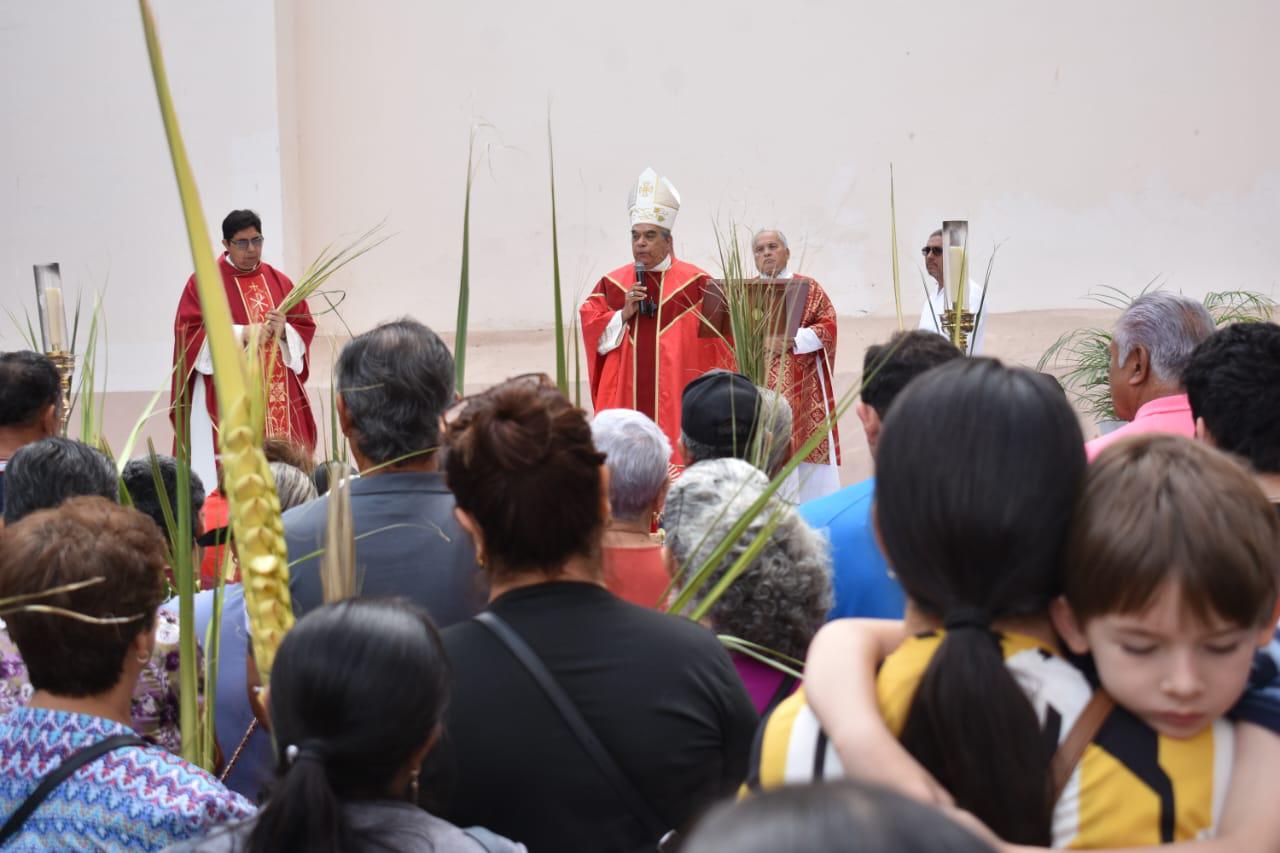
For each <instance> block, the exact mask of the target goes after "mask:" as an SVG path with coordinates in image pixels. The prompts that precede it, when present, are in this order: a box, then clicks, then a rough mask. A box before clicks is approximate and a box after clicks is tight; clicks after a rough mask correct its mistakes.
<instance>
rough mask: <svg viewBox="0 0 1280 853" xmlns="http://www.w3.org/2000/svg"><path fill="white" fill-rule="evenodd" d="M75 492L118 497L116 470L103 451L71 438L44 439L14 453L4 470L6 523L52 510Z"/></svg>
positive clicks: (111, 498)
mask: <svg viewBox="0 0 1280 853" xmlns="http://www.w3.org/2000/svg"><path fill="white" fill-rule="evenodd" d="M75 495H98V496H100V497H104V498H108V499H109V500H113V501H114V500H117V499H118V498H119V485H118V481H117V479H116V469H115V468H114V467H113V466H112V464H111V460H110V459H108V458H107V456H106V454H105V453H103V452H102V451H100V450H95V449H94V448H92V447H90V446H89V445H87V444H83V443H81V442H79V441H73V440H71V439H69V438H57V437H54V438H42V439H40V440H39V441H34V442H32V443H31V444H28V445H25V446H23V447H21V448H19V449H18V452H16V453H14V454H13V458H11V459H10V460H9V464H8V466H7V467H6V468H5V472H4V523H5V524H13V523H14V522H15V521H17V520H18V519H20V518H22V517H23V516H24V515H27V514H28V513H31V512H35V511H36V510H38V509H51V508H52V507H55V506H57V505H58V504H60V503H62V502H63V501H64V500H66V499H67V498H69V497H73V496H75Z"/></svg>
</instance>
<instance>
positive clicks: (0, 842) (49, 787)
mask: <svg viewBox="0 0 1280 853" xmlns="http://www.w3.org/2000/svg"><path fill="white" fill-rule="evenodd" d="M146 745H147V742H146V741H145V740H143V739H142V738H140V737H138V736H137V735H112V736H111V737H109V738H106V739H105V740H100V741H98V742H97V743H91V744H89V745H88V746H86V747H83V748H81V749H77V750H76V751H75V752H73V753H71V754H70V755H68V756H67V757H66V758H64V759H63V760H62V763H61V764H59V765H58V766H57V767H55V768H53V769H52V770H50V771H49V772H48V773H46V774H45V775H44V778H43V779H41V780H40V784H39V785H37V786H36V789H35V790H34V791H32V792H31V794H30V795H29V796H28V797H27V798H26V799H25V800H23V801H22V804H21V805H20V806H18V809H17V811H15V812H14V813H13V814H12V815H10V816H9V819H8V820H6V821H5V822H4V826H3V827H2V828H0V847H3V846H4V844H5V842H7V841H8V840H9V839H10V838H11V837H12V836H13V835H15V834H16V833H17V831H18V830H19V829H22V825H23V824H24V823H26V822H27V818H29V817H31V814H32V812H34V811H35V810H36V809H38V808H39V807H40V804H41V803H43V802H44V801H45V800H46V799H47V798H48V797H49V795H50V794H52V793H53V790H54V788H57V787H58V786H59V785H61V784H62V783H63V782H65V781H66V779H67V777H68V776H70V775H71V774H72V773H75V772H76V771H77V770H79V769H80V768H81V767H83V766H85V765H86V764H88V763H89V762H91V761H93V760H94V759H97V758H100V757H101V756H103V755H106V754H107V753H108V752H111V751H112V750H116V749H120V748H121V747H126V746H146Z"/></svg>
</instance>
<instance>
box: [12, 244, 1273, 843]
mask: <svg viewBox="0 0 1280 853" xmlns="http://www.w3.org/2000/svg"><path fill="white" fill-rule="evenodd" d="M641 224H643V223H641ZM659 236H660V235H659ZM779 237H780V235H779ZM641 239H642V240H643V239H647V238H645V237H644V235H641ZM763 242H764V244H765V252H766V253H768V252H772V253H773V254H772V255H770V257H769V260H770V263H772V264H775V265H776V263H777V261H778V256H779V253H780V249H779V247H778V246H777V245H773V244H771V243H770V239H769V238H766V239H765V240H764V241H763ZM775 242H776V241H775ZM256 248H257V247H255V246H253V245H252V244H249V245H248V249H247V251H252V250H254V249H256ZM632 301H634V302H638V301H639V300H632ZM638 310H639V309H637V311H638ZM268 321H269V322H278V321H272V320H268ZM606 331H607V330H606ZM601 334H603V332H601ZM1113 341H1114V342H1113V344H1112V348H1113V351H1112V370H1111V377H1110V379H1111V384H1112V389H1113V399H1114V401H1115V406H1116V410H1117V413H1118V414H1120V415H1121V417H1122V418H1124V419H1125V420H1127V421H1128V424H1127V425H1126V426H1124V427H1122V428H1121V429H1120V430H1117V431H1116V432H1115V433H1112V434H1111V435H1109V436H1106V437H1104V438H1102V439H1099V440H1094V441H1092V442H1089V443H1086V441H1085V438H1084V434H1083V432H1082V430H1081V427H1080V423H1079V418H1078V417H1077V414H1076V413H1075V411H1074V410H1073V409H1072V407H1071V405H1070V404H1069V402H1068V400H1067V398H1066V396H1065V395H1064V394H1063V392H1062V389H1061V388H1060V386H1059V385H1058V384H1057V383H1056V382H1055V381H1054V380H1053V379H1052V377H1048V376H1046V375H1044V374H1038V373H1036V372H1034V371H1031V370H1029V369H1026V368H1022V367H1014V366H1007V365H1005V364H1002V363H1001V362H999V361H997V360H995V359H990V358H981V357H975V358H967V357H964V356H963V355H962V353H961V352H960V351H959V350H957V349H956V348H955V347H954V346H953V345H952V344H951V343H950V342H949V341H947V340H946V339H945V338H943V337H941V336H939V335H937V334H935V333H934V332H931V331H922V330H915V331H908V332H900V333H898V334H895V335H894V336H893V337H892V338H891V339H889V340H888V341H885V342H883V343H878V344H876V345H874V346H871V347H869V348H868V349H867V351H866V354H865V359H864V365H863V366H864V370H863V382H862V386H861V394H860V399H859V401H858V403H857V405H856V413H857V416H858V421H859V422H860V423H861V425H862V427H863V431H864V433H865V438H866V441H867V443H868V445H869V446H870V448H871V450H872V453H873V455H874V460H875V476H874V477H873V478H871V479H869V480H867V481H866V482H863V483H858V484H855V485H852V486H849V487H847V488H845V489H842V490H839V491H836V492H835V493H833V494H829V495H826V496H824V497H820V498H817V499H815V500H812V501H807V502H802V503H799V504H797V503H796V499H797V498H798V497H799V495H798V494H796V493H795V492H787V491H786V490H785V489H782V488H779V484H781V483H782V481H783V479H784V475H785V473H786V471H785V466H786V463H787V462H788V460H790V459H791V454H792V452H794V450H795V449H796V444H795V441H794V431H795V428H796V427H795V424H794V421H793V420H792V418H791V417H790V415H791V414H793V413H792V411H791V409H790V407H789V405H788V404H787V401H786V399H785V397H777V396H771V394H770V393H769V391H768V389H762V388H759V387H757V386H756V385H754V384H753V383H752V382H751V381H750V380H749V379H747V378H746V377H744V376H742V375H741V374H738V373H735V372H733V371H731V370H725V369H711V370H708V371H706V372H704V373H703V374H702V375H700V376H698V377H697V378H696V379H694V380H693V381H691V382H689V383H688V384H687V386H686V387H685V388H684V390H683V393H682V394H681V395H680V399H679V400H678V401H675V403H672V404H671V405H674V406H675V407H676V408H677V409H678V410H679V412H680V418H679V424H680V427H679V429H678V430H676V431H675V432H674V434H673V433H672V432H670V431H669V430H667V429H664V428H663V426H662V425H661V424H659V423H658V422H657V420H656V419H655V417H654V416H653V415H654V414H658V412H654V413H652V414H646V413H645V412H643V411H637V410H636V409H635V408H632V407H626V408H613V409H603V410H601V411H598V412H597V413H596V414H595V415H594V416H591V415H588V413H586V412H585V411H583V410H582V409H579V408H577V407H575V406H574V405H573V404H572V403H571V402H570V401H569V400H568V399H567V398H566V397H565V395H564V394H562V393H561V392H560V391H559V390H558V389H557V388H556V386H555V384H554V383H553V382H551V381H550V380H548V379H547V377H545V376H542V375H540V374H529V375H523V376H517V377H515V378H513V379H510V380H508V381H506V382H502V383H499V384H498V385H495V386H493V387H491V388H489V389H487V390H485V391H483V392H481V393H478V394H474V395H471V396H467V397H460V396H459V395H458V394H457V393H456V389H455V387H454V363H453V356H452V354H451V353H450V351H449V349H448V347H447V346H446V345H445V344H444V342H443V341H442V340H441V339H440V338H439V336H437V335H436V334H435V333H434V332H432V331H431V330H430V329H428V328H427V327H425V326H423V325H422V324H420V323H418V322H416V321H413V320H411V319H402V320H397V321H394V322H389V323H385V324H383V325H380V326H377V327H376V328H374V329H371V330H369V331H367V332H365V333H363V334H360V335H358V336H356V337H355V338H354V339H353V340H351V341H350V342H349V343H348V344H347V345H346V346H345V348H344V349H343V351H342V353H341V356H340V358H339V359H338V362H337V366H336V369H335V382H336V388H337V390H338V394H337V400H336V406H337V417H338V421H339V424H340V428H341V431H342V433H343V434H344V436H345V438H346V440H347V442H348V443H349V446H350V449H351V458H352V462H353V463H354V467H355V469H356V470H357V471H358V475H356V476H354V477H350V476H349V474H350V472H349V471H347V470H346V469H344V468H342V467H341V466H336V467H335V465H334V464H329V463H328V462H326V464H320V465H317V464H316V460H314V459H313V458H312V455H311V453H310V452H309V450H308V449H307V448H306V447H305V446H299V445H298V444H296V443H290V442H287V441H279V440H275V441H270V442H268V444H267V447H266V451H267V454H268V456H269V458H270V459H271V462H272V472H273V474H274V476H275V481H276V491H277V494H278V496H279V498H280V502H281V506H282V508H283V510H284V512H283V525H284V535H285V538H286V540H287V543H288V549H289V553H290V556H291V558H292V559H293V560H294V563H293V565H292V567H291V573H290V594H291V598H292V605H293V609H294V613H295V615H296V616H297V617H298V622H297V624H296V626H295V627H294V628H293V629H292V630H291V631H290V632H289V633H288V634H287V635H286V637H285V639H284V641H283V643H282V645H281V646H280V648H279V651H278V654H277V656H276V658H275V662H274V666H273V668H272V671H271V677H270V681H269V684H268V685H266V686H263V685H261V684H260V683H258V679H257V673H256V668H255V666H254V662H253V653H252V648H251V643H250V642H249V641H248V636H247V631H248V629H247V627H246V624H247V623H246V612H245V597H244V594H243V590H242V589H241V586H240V583H239V576H238V574H237V573H236V571H235V542H234V539H233V538H230V537H229V536H228V534H227V532H226V531H227V519H226V516H227V506H226V501H225V500H224V499H223V497H222V495H221V489H220V488H219V484H218V483H217V482H216V480H215V481H211V482H204V481H203V480H202V478H201V477H200V476H199V475H194V476H189V473H190V472H180V471H179V466H180V465H181V463H180V462H179V461H178V460H177V459H175V458H173V457H171V456H163V455H153V454H149V455H147V456H143V457H140V458H138V459H134V460H129V461H127V462H125V463H124V464H122V465H121V466H120V467H119V469H117V466H116V464H114V463H113V461H112V460H110V459H109V458H108V457H107V456H106V455H105V454H104V453H102V452H101V451H100V450H98V449H95V448H92V447H89V446H87V445H85V444H82V443H80V442H76V441H73V440H70V439H67V438H63V437H60V436H59V435H58V434H57V433H58V423H59V418H58V415H59V406H60V405H61V398H60V394H59V386H58V376H57V372H56V370H55V369H54V367H53V366H52V365H51V364H50V363H49V362H48V360H47V359H45V358H44V357H43V356H40V355H37V354H34V353H30V352H11V353H4V354H2V355H0V501H2V502H3V514H4V515H3V517H4V528H3V530H2V531H0V613H3V625H2V626H0V653H2V655H3V657H2V658H0V823H3V826H2V827H0V848H4V849H15V850H36V849H111V850H161V849H174V850H186V851H272V850H308V851H326V850H332V851H338V850H377V849H390V850H436V851H458V853H463V852H464V851H476V853H480V852H481V851H486V850H487V851H520V850H531V851H535V853H536V852H537V851H641V850H659V849H661V850H676V849H679V850H684V851H689V853H710V851H744V852H745V853H753V851H766V850H768V851H776V850H794V851H801V853H804V851H836V850H847V851H866V853H882V851H885V852H886V853H887V851H913V850H921V851H923V850H930V851H957V853H958V851H966V853H967V851H975V853H976V851H996V850H1000V851H1008V850H1025V849H1030V848H1039V847H1050V846H1053V847H1064V846H1070V847H1075V848H1088V849H1113V848H1121V847H1139V846H1148V845H1159V844H1167V843H1173V842H1186V843H1187V844H1194V845H1195V848H1196V849H1204V850H1206V851H1217V850H1232V851H1243V850H1249V851H1254V850H1270V849H1277V845H1280V840H1278V839H1280V814H1277V811H1276V809H1275V808H1274V804H1273V803H1272V802H1271V800H1272V799H1273V795H1271V794H1270V792H1271V791H1274V790H1275V788H1276V785H1277V783H1280V670H1278V666H1277V664H1278V663H1280V644H1278V643H1277V642H1276V640H1275V629H1276V623H1277V618H1278V616H1280V612H1278V609H1277V601H1278V599H1280V326H1277V325H1275V324H1273V323H1268V322H1258V323H1247V324H1234V325H1230V326H1227V327H1224V328H1222V329H1218V330H1215V329H1214V327H1213V323H1212V321H1211V319H1209V318H1208V315H1207V313H1206V312H1204V309H1203V307H1202V306H1200V305H1199V304H1198V303H1196V302H1195V301H1194V300H1190V299H1186V298H1183V297H1179V296H1173V295H1169V294H1163V293H1153V294H1148V295H1145V296H1143V297H1141V298H1140V299H1138V300H1137V301H1135V302H1134V303H1133V305H1132V306H1130V307H1129V308H1128V309H1127V310H1126V311H1125V312H1124V313H1123V314H1122V316H1121V317H1120V318H1119V320H1118V321H1117V324H1116V327H1115V334H1114V336H1113ZM192 355H193V358H195V359H196V360H199V358H200V352H199V347H195V348H194V349H193V353H192ZM197 370H198V367H197ZM779 401H781V402H780V403H779ZM663 406H664V407H666V408H664V411H666V410H667V409H669V408H670V406H669V405H668V404H667V403H663ZM779 447H782V448H784V450H783V451H779V450H778V448H779ZM673 462H679V463H682V464H680V465H673V464H672V463H673ZM180 473H182V474H184V476H183V477H180V476H179V474H180ZM214 476H215V477H216V476H218V474H217V473H216V472H215V475H214ZM338 478H346V482H345V483H344V485H343V489H344V490H345V495H346V497H347V498H348V499H349V503H350V509H351V518H352V537H353V548H354V553H355V565H356V577H355V591H356V594H355V595H354V596H353V597H350V598H347V599H346V600H342V601H337V602H332V601H330V603H326V601H327V600H329V598H331V597H330V596H326V591H325V590H326V588H325V584H326V580H325V576H324V573H323V572H322V570H321V565H320V564H321V562H322V552H323V550H324V548H325V546H326V541H327V539H326V535H327V527H328V524H329V519H330V513H329V501H330V500H331V495H330V494H327V493H328V490H329V488H330V485H331V483H332V482H333V481H335V480H336V479H338ZM181 482H189V483H190V489H189V492H182V493H179V484H180V483H181ZM179 502H181V503H184V504H186V505H187V506H186V507H185V508H186V509H189V512H190V516H191V517H192V518H193V520H194V522H195V523H194V524H193V525H192V530H191V539H190V541H174V540H175V538H177V537H175V536H174V534H173V528H172V527H171V526H170V525H169V524H167V523H166V520H167V518H172V517H173V516H174V515H175V513H176V512H177V507H178V505H179ZM186 549H192V552H193V557H194V565H196V566H200V567H202V568H201V576H202V578H204V579H205V581H206V583H204V584H202V585H204V586H212V585H214V584H213V583H210V582H209V581H210V579H214V580H216V578H217V577H218V574H219V572H222V571H223V569H224V567H225V566H229V567H230V569H231V572H230V575H229V577H228V578H227V581H226V583H225V589H223V590H221V591H218V590H215V589H206V590H205V591H202V592H200V593H199V594H198V595H197V596H196V598H195V607H194V610H193V616H192V618H193V619H194V620H195V626H196V631H195V633H196V636H197V637H198V638H199V640H200V642H201V643H203V644H209V643H214V642H216V647H217V656H216V657H210V658H209V661H210V665H211V666H216V668H217V680H216V695H211V696H204V695H199V696H197V702H198V703H200V704H201V705H204V704H205V703H209V702H213V709H214V715H213V716H214V723H215V726H214V727H215V730H216V739H217V746H218V749H217V750H216V751H215V762H214V763H215V765H216V766H215V768H214V770H215V771H216V775H214V773H209V772H206V771H205V770H202V769H200V768H199V767H196V766H194V765H193V764H191V763H188V762H187V761H185V760H183V758H181V757H180V753H181V752H182V747H183V742H184V738H189V737H190V736H191V732H185V731H183V730H182V727H181V723H180V718H179V714H178V710H177V709H178V707H179V705H180V699H181V691H182V685H181V683H180V682H181V679H180V678H179V677H178V671H179V669H180V667H179V657H180V652H179V650H178V646H177V642H176V638H177V635H178V632H179V625H180V622H179V615H178V610H177V608H176V606H175V605H174V603H173V601H172V596H173V594H174V590H175V579H174V578H173V577H172V570H171V568H170V564H171V563H172V562H173V555H175V554H177V553H180V552H185V550H186ZM215 614H218V615H220V619H221V622H220V625H219V627H218V630H217V633H216V634H215V633H213V632H212V630H211V628H212V626H213V623H214V617H215ZM203 659H204V658H203V656H201V660H202V661H203ZM197 684H198V685H201V686H202V685H203V680H202V679H197ZM197 689H199V687H198V688H197Z"/></svg>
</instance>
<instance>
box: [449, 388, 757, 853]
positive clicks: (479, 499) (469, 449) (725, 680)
mask: <svg viewBox="0 0 1280 853" xmlns="http://www.w3.org/2000/svg"><path fill="white" fill-rule="evenodd" d="M445 421H446V423H447V425H448V430H447V433H446V436H445V446H446V448H447V456H446V460H445V476H446V479H447V482H448V485H449V488H450V489H451V490H452V491H453V493H454V496H455V497H456V499H457V503H458V508H457V515H458V519H459V521H460V522H461V524H462V526H463V528H464V529H466V530H467V532H468V533H470V535H471V537H472V539H473V540H474V542H475V547H476V556H477V558H478V559H479V561H480V565H481V566H483V568H484V572H485V574H486V576H487V578H486V579H487V580H488V582H489V584H490V598H489V606H488V609H487V610H486V611H485V612H484V613H482V614H480V616H478V617H476V618H475V619H473V620H471V621H469V622H463V623H460V624H457V625H454V626H451V627H450V628H448V629H447V630H446V631H444V633H443V637H444V644H445V649H446V651H447V652H448V655H449V659H450V661H451V662H452V664H453V672H454V699H453V702H452V703H451V705H450V707H449V712H448V715H447V719H446V721H445V731H446V735H445V738H444V742H443V743H442V744H441V749H440V750H439V755H438V757H437V759H436V762H435V763H430V762H429V766H430V767H432V768H435V767H438V768H439V769H440V770H441V771H442V772H444V773H446V774H451V775H452V779H451V781H452V785H451V786H446V787H445V790H444V791H443V796H444V798H445V808H444V811H443V812H442V814H444V815H445V816H447V817H448V818H449V819H450V820H452V821H454V822H455V823H459V822H461V823H462V824H480V825H484V826H487V827H490V828H492V829H493V830H495V831H497V832H501V833H502V834H504V835H507V836H509V837H512V838H519V839H520V840H521V841H523V842H525V843H526V844H528V845H529V849H530V850H533V851H560V850H592V851H602V853H607V851H633V850H653V849H655V846H656V845H657V843H658V841H659V840H660V839H661V838H662V837H663V836H664V835H666V834H667V833H668V832H669V831H670V830H677V829H681V828H683V827H684V826H685V825H686V824H687V823H689V822H690V820H691V819H692V818H693V817H695V816H696V815H697V814H698V813H700V812H701V811H702V810H703V809H704V808H706V807H707V806H709V805H710V804H711V803H712V802H713V801H715V800H716V799H718V798H720V797H723V796H725V795H728V794H731V793H732V792H733V791H735V790H736V789H737V787H738V785H739V784H740V783H741V782H742V779H743V777H744V774H745V771H746V759H747V753H748V751H749V749H750V744H751V738H752V735H753V733H754V729H755V725H756V713H755V709H754V708H753V707H752V704H751V700H750V698H749V697H748V696H747V694H746V692H745V690H744V689H743V687H742V683H741V681H740V680H739V679H738V676H737V673H736V672H735V670H734V668H733V664H732V663H731V661H730V659H729V656H728V654H727V653H726V652H725V650H724V649H723V648H722V647H721V645H720V643H719V642H718V641H717V640H716V638H715V636H714V635H713V634H712V633H711V631H710V630H708V629H707V628H704V627H702V626H701V625H698V624H696V623H694V622H691V621H689V620H687V619H683V618H680V617H676V616H670V615H667V614H663V613H658V612H655V611H652V610H649V609H646V608H643V607H639V606H636V605H634V604H630V603H628V602H626V601H623V600H621V599H619V598H616V597H615V596H613V595H612V594H611V593H610V592H609V591H608V590H607V589H606V588H605V586H604V570H603V563H602V557H601V542H602V537H603V533H604V530H605V526H606V520H607V513H608V508H609V485H608V469H607V468H606V467H605V464H604V461H605V459H604V455H603V454H601V453H600V452H598V451H597V449H596V448H595V446H594V445H593V443H592V437H591V426H590V424H589V423H588V421H587V417H586V415H585V414H584V413H583V411H582V410H581V409H578V408H575V407H574V406H573V405H572V404H570V402H569V401H568V400H567V399H565V397H564V395H563V394H561V393H560V392H559V391H557V390H556V388H555V386H554V385H552V384H551V383H550V381H549V380H548V379H547V378H546V377H545V376H541V375H533V376H525V377H519V378H517V379H513V380H510V381H508V382H505V383H503V384H501V385H498V386H496V387H494V388H491V389H490V390H488V391H486V392H484V393H483V394H480V395H477V396H475V397H471V398H468V399H465V400H462V401H461V402H460V403H458V404H457V405H455V407H454V408H453V409H451V410H450V411H449V412H447V413H446V415H445ZM516 649H519V650H520V651H518V652H517V651H516ZM535 672H537V673H538V674H535ZM586 741H593V742H594V743H593V745H592V746H586V745H585V742H586ZM450 787H451V790H449V789H450Z"/></svg>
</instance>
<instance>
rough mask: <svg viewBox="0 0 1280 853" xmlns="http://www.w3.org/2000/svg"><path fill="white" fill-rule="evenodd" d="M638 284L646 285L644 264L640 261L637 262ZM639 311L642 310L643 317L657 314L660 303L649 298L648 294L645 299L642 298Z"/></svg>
mask: <svg viewBox="0 0 1280 853" xmlns="http://www.w3.org/2000/svg"><path fill="white" fill-rule="evenodd" d="M636 284H637V285H638V286H640V287H644V286H645V283H644V264H642V263H639V262H637V263H636ZM639 311H640V316H641V317H653V316H656V315H657V313H658V303H656V302H654V301H653V300H652V299H649V298H648V297H647V296H646V297H645V298H644V299H643V300H641V302H640V306H639Z"/></svg>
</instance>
